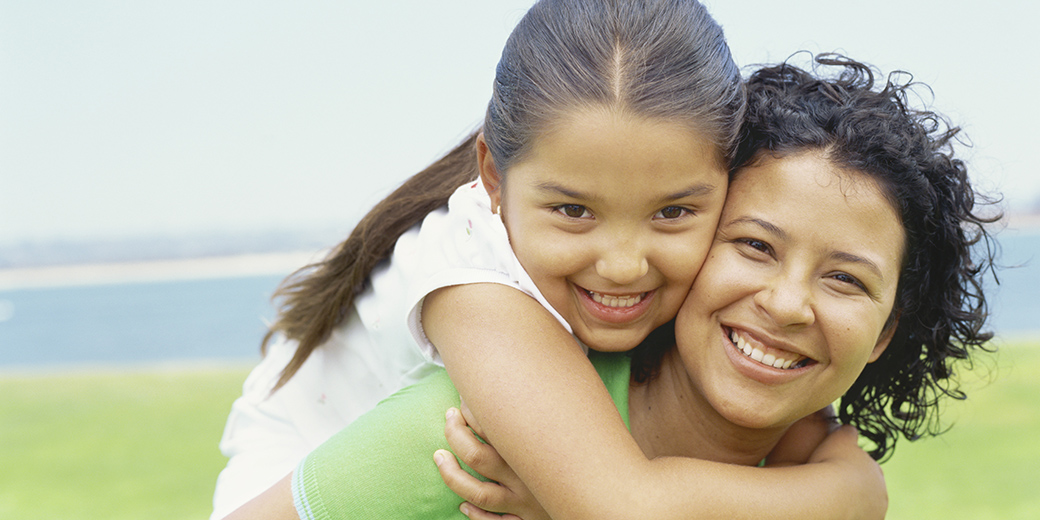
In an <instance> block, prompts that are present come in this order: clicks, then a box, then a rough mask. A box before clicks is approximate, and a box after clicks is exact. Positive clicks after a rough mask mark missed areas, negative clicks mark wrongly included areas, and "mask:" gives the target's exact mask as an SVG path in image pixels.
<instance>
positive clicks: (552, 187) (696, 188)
mask: <svg viewBox="0 0 1040 520" xmlns="http://www.w3.org/2000/svg"><path fill="white" fill-rule="evenodd" d="M535 188H537V189H538V190H539V191H544V192H552V193H556V194H559V195H563V196H565V197H570V198H572V199H578V200H589V201H596V200H598V199H600V197H598V196H593V195H589V194H587V193H582V192H580V191H575V190H573V189H570V188H567V187H565V186H561V185H559V184H557V183H555V182H552V181H546V182H541V183H538V184H537V185H536V186H535ZM717 189H718V186H716V185H714V184H710V183H697V184H694V185H692V186H690V187H688V188H686V189H684V190H682V191H677V192H675V193H671V194H668V195H665V196H663V197H661V199H660V200H661V201H662V202H667V201H673V200H680V199H685V198H687V197H703V196H705V195H708V194H710V193H713V192H714V191H715V190H717Z"/></svg>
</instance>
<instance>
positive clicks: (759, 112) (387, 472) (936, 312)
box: [243, 57, 992, 520]
mask: <svg viewBox="0 0 1040 520" xmlns="http://www.w3.org/2000/svg"><path fill="white" fill-rule="evenodd" d="M820 62H821V63H823V64H827V65H833V66H836V67H837V68H838V71H839V73H838V74H836V76H837V78H836V79H828V80H823V79H819V77H817V76H814V75H813V74H810V73H807V72H804V71H802V70H799V69H797V68H795V67H791V66H788V65H781V66H778V67H771V68H766V69H763V70H761V71H759V72H758V73H756V74H755V75H754V76H753V77H752V79H751V81H750V84H749V85H750V86H749V90H750V100H751V102H750V106H751V114H750V117H749V122H748V126H747V129H748V132H747V134H746V135H747V136H748V138H747V140H746V141H745V142H744V145H743V146H742V147H741V152H742V153H741V154H740V156H739V157H741V164H742V166H741V168H740V169H739V170H738V171H737V173H736V174H735V175H734V179H733V182H732V184H731V186H730V190H729V195H728V197H727V201H726V206H725V209H724V211H723V214H722V217H721V220H720V224H719V229H718V235H717V237H716V240H715V242H714V243H713V245H712V247H711V251H710V253H709V256H708V258H707V260H706V261H705V263H704V266H703V269H702V270H701V272H700V274H699V275H698V277H697V280H696V282H695V284H694V286H693V288H692V290H691V293H690V295H689V298H688V299H687V300H686V301H685V303H684V304H683V306H682V309H681V311H680V313H679V316H678V318H677V320H676V323H675V328H674V332H675V335H674V336H672V337H671V338H670V339H668V338H657V341H651V342H647V343H646V344H644V345H642V346H640V347H639V348H638V349H637V350H636V351H635V353H634V356H632V357H631V358H630V357H627V356H619V355H616V354H600V353H593V354H592V355H591V356H590V357H591V358H592V361H593V364H595V365H596V366H597V368H598V369H599V370H600V374H601V375H602V378H603V381H604V382H605V383H606V385H607V386H608V387H609V388H610V390H611V395H612V396H613V397H614V399H615V402H616V403H617V405H618V411H619V412H620V414H621V416H622V417H623V418H624V420H625V421H626V422H628V423H630V424H631V428H632V434H633V435H634V436H635V437H636V439H637V442H638V443H639V445H640V446H641V448H642V449H643V450H644V451H645V452H646V453H647V455H648V456H651V457H660V458H663V459H666V460H667V459H674V458H675V457H676V456H681V457H701V458H705V459H710V460H715V461H720V462H727V463H730V464H733V465H734V466H733V467H734V468H737V469H739V470H742V472H743V474H744V477H745V478H746V480H745V482H744V485H745V489H746V490H747V492H746V495H745V497H744V500H745V502H746V506H747V509H744V510H730V509H729V504H728V502H727V500H726V496H725V495H712V494H706V495H704V496H699V495H700V493H699V490H698V489H697V488H688V489H683V488H675V487H670V486H668V485H667V483H664V484H662V485H661V487H658V488H649V489H648V488H646V486H644V485H643V484H644V483H643V482H642V481H641V480H640V479H639V478H638V477H633V478H632V479H631V480H630V481H629V482H627V483H626V484H625V485H623V486H620V487H611V486H609V485H608V483H607V481H608V480H609V478H605V477H604V476H603V475H602V474H589V475H584V476H577V475H565V477H570V478H575V479H578V478H580V479H587V480H589V481H591V482H592V484H593V485H598V486H600V489H599V493H597V494H596V495H595V496H592V495H589V496H586V497H585V498H586V502H585V504H584V506H585V507H584V509H583V510H582V511H580V512H578V514H573V512H564V513H563V514H561V513H559V512H557V511H550V512H551V513H552V517H553V518H572V517H584V518H621V517H626V516H630V517H638V518H655V519H656V518H698V517H704V516H708V517H713V518H717V517H726V518H761V517H766V518H810V517H823V518H834V517H835V516H832V515H830V514H828V513H827V512H825V511H821V510H819V509H816V508H815V506H817V505H818V502H817V500H818V499H819V498H820V497H819V496H818V495H815V494H811V493H810V494H804V495H803V494H799V493H800V492H799V491H797V489H798V488H799V485H800V483H801V482H800V481H799V480H798V479H797V475H798V474H797V473H790V475H791V476H792V477H794V478H792V480H790V481H789V484H790V487H789V488H788V490H787V493H786V494H785V493H780V494H776V495H773V494H772V492H773V490H772V489H771V488H770V486H769V480H770V479H771V478H775V475H774V473H775V471H777V470H772V469H762V468H754V467H749V466H755V465H756V464H757V463H758V462H759V461H760V460H762V458H763V457H765V456H766V454H768V453H769V452H770V451H772V450H774V446H776V443H777V441H778V439H780V437H781V436H782V435H784V433H785V431H787V430H788V428H790V427H791V425H792V424H794V423H795V422H796V421H798V420H799V419H800V418H802V417H804V416H806V415H807V414H810V413H812V412H813V411H814V410H817V409H819V408H820V407H822V406H824V405H826V404H827V403H831V402H833V401H834V400H835V399H838V398H839V397H841V398H842V403H841V406H840V415H841V418H842V420H843V421H844V422H846V423H850V424H853V425H855V426H857V427H859V428H861V429H862V430H863V431H864V433H865V435H866V436H867V437H868V438H869V439H870V440H872V441H873V443H874V445H875V449H874V451H873V455H874V456H876V457H878V458H883V457H885V456H886V455H887V454H889V453H891V449H892V448H893V446H894V443H895V440H896V438H897V437H898V436H899V435H904V436H906V437H907V438H910V439H913V438H916V437H917V436H918V435H919V434H921V433H927V432H931V433H936V430H935V428H933V427H932V426H934V422H932V419H934V413H935V412H936V408H937V404H938V403H937V397H939V395H941V394H942V393H947V394H950V395H952V396H954V397H957V396H961V395H962V394H959V393H958V392H957V391H956V390H955V389H954V388H951V387H950V386H949V385H950V381H951V378H952V377H953V374H954V369H955V368H957V367H958V364H959V363H958V360H961V361H964V362H965V363H964V364H965V365H966V366H970V365H971V363H970V361H971V360H970V357H971V356H972V354H975V353H977V348H978V347H980V346H981V345H982V344H983V343H984V342H985V341H986V340H988V339H989V337H990V335H989V334H988V333H984V332H981V327H982V325H983V324H984V321H985V317H986V312H985V309H986V302H985V297H984V295H983V294H982V292H981V291H980V287H981V285H980V283H981V278H982V274H984V273H985V271H986V269H987V267H988V266H990V265H992V257H991V256H990V255H989V254H988V253H987V251H985V250H982V249H978V248H973V245H974V244H975V243H977V242H978V241H979V240H988V239H989V235H988V233H987V231H986V229H985V228H984V227H983V224H985V223H986V222H988V221H989V220H988V219H984V218H980V217H979V216H977V214H976V213H975V208H974V204H975V201H976V194H975V193H974V191H973V190H972V188H971V185H970V183H969V182H968V179H967V176H966V172H965V169H964V165H963V163H961V162H960V161H959V160H957V159H955V158H954V156H953V154H952V150H950V149H949V148H948V146H949V145H950V139H951V138H952V137H953V135H955V134H956V132H957V130H956V129H947V128H946V127H944V126H943V125H942V124H941V123H940V122H941V121H942V120H941V119H940V118H939V117H938V116H936V115H935V114H933V113H930V112H917V111H914V110H912V109H909V108H907V106H908V105H907V97H906V92H907V90H906V86H900V85H893V84H888V85H886V86H885V87H884V88H882V89H877V88H874V79H873V75H872V73H871V72H870V70H869V69H868V68H867V67H866V66H865V65H862V64H860V63H857V62H853V61H850V60H845V59H841V58H834V57H824V58H822V59H821V60H820ZM806 202H811V204H806ZM458 402H459V401H458V394H457V393H456V392H455V391H454V389H453V388H452V386H451V382H450V381H449V380H448V378H447V377H446V376H445V375H444V374H443V373H440V374H434V375H431V376H430V377H429V378H427V379H425V380H423V381H422V382H420V383H419V384H418V385H416V386H413V387H410V388H407V389H405V390H403V391H402V392H400V393H398V394H396V395H395V396H394V397H393V398H391V399H388V400H386V401H384V402H382V403H380V405H379V407H377V409H376V410H374V411H373V412H372V413H370V414H368V415H366V416H364V417H363V418H361V419H359V420H358V421H357V422H355V423H354V424H352V425H351V426H350V427H348V428H347V429H345V430H344V431H343V432H341V433H339V434H337V435H336V436H335V437H334V438H333V439H332V440H330V441H329V442H328V443H326V444H325V445H323V446H322V447H321V448H319V449H318V450H317V451H315V452H314V453H313V454H311V455H309V456H308V457H307V459H306V460H305V462H304V463H303V464H302V465H301V466H300V469H299V470H298V471H297V472H296V473H295V474H294V475H293V482H292V491H291V495H290V491H289V482H288V480H286V481H283V482H282V483H281V484H280V485H279V486H278V487H276V488H274V489H272V491H271V492H270V493H269V494H268V495H266V496H264V497H261V498H262V500H260V501H258V503H257V504H252V505H254V506H258V507H260V506H263V505H265V504H264V503H263V502H265V501H269V502H273V504H272V505H274V506H275V507H286V506H287V505H288V506H287V508H286V509H287V510H286V515H285V516H279V515H277V514H272V512H271V511H264V510H257V511H256V512H259V511H263V513H266V514H264V515H263V516H260V517H262V518H295V517H296V515H297V513H299V516H300V517H301V518H308V519H309V518H317V519H335V518H351V519H359V518H403V519H407V518H416V519H420V518H447V517H451V516H452V515H453V514H455V513H454V511H455V508H456V506H457V504H458V500H457V498H455V497H454V496H453V495H452V493H450V492H448V491H447V490H446V489H444V488H443V487H442V486H441V485H440V479H439V478H438V475H437V473H436V470H435V469H434V468H432V467H431V466H430V465H429V464H428V462H426V461H424V460H423V458H424V457H423V455H424V453H429V450H432V449H434V448H435V447H438V446H442V445H443V444H444V440H443V439H442V438H441V431H440V428H439V424H431V423H435V422H436V423H439V422H440V421H438V420H437V418H438V416H439V415H440V413H441V412H440V410H442V409H443V407H444V406H448V405H457V404H458ZM448 422H449V428H448V430H449V434H451V432H453V431H454V432H456V433H457V432H459V431H462V430H463V429H460V428H459V427H460V426H461V423H460V422H459V420H458V416H457V415H456V416H455V417H454V418H449V420H448ZM389 435H395V436H397V437H398V438H399V439H400V440H399V442H398V443H396V444H395V445H394V446H387V445H386V443H385V441H384V439H385V438H386V436H389ZM839 435H842V436H850V437H853V438H854V437H855V431H854V430H852V429H851V428H848V427H846V428H844V429H843V430H841V433H839ZM470 440H472V437H470ZM467 442H468V441H467ZM479 446H481V445H480V444H479V443H475V444H474V446H473V447H477V448H478V449H480V448H479ZM543 449H551V447H547V446H543V445H535V446H533V447H532V450H533V451H539V450H543ZM484 450H485V453H484V454H485V455H487V454H488V453H489V452H488V450H490V451H491V452H493V450H491V449H490V448H486V447H485V448H484ZM823 451H825V450H823ZM820 453H821V452H818V453H817V455H819V454H820ZM451 460H454V459H451V458H449V459H447V460H446V461H445V462H448V461H451ZM449 467H451V464H450V463H448V464H446V463H441V468H442V470H446V469H447V468H449ZM802 468H804V466H803V467H802ZM456 469H457V468H456ZM796 469H797V468H796ZM610 471H611V468H610V467H604V468H603V472H602V473H609V472H610ZM447 473H449V474H450V473H454V471H447ZM401 482H407V485H405V486H400V485H399V483H401ZM483 485H485V486H492V487H495V486H498V485H497V484H483ZM711 485H712V482H711V481H710V479H705V481H704V482H703V483H702V486H705V487H710V486H711ZM673 493H676V494H679V495H681V497H680V498H682V497H685V498H690V500H689V502H688V503H687V506H686V508H680V509H676V508H675V507H674V503H675V502H677V500H673V499H674V498H675V497H674V496H672V494H673ZM535 496H538V498H539V499H541V496H540V495H539V493H538V492H536V493H535ZM694 496H696V498H695V499H693V498H691V497H694ZM293 499H295V503H296V507H295V509H293V507H292V501H293ZM763 500H773V501H774V504H775V505H774V507H773V509H772V510H770V511H755V507H756V505H757V504H759V503H760V501H763ZM628 509H635V510H636V511H637V512H638V513H637V514H634V515H626V514H625V512H626V511H627V510H628ZM470 511H471V513H470V514H472V517H473V518H485V517H487V516H488V515H486V514H485V513H483V512H480V511H473V510H470ZM514 512H516V513H520V514H521V516H522V517H523V518H526V519H528V520H530V519H532V518H536V517H541V516H542V515H540V514H539V512H538V511H536V510H531V509H528V510H514ZM243 513H246V511H243Z"/></svg>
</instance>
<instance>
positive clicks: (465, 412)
mask: <svg viewBox="0 0 1040 520" xmlns="http://www.w3.org/2000/svg"><path fill="white" fill-rule="evenodd" d="M459 408H460V409H461V410H462V418H463V420H465V421H466V425H467V426H469V427H470V428H472V429H473V433H476V434H477V436H478V437H480V438H481V439H484V440H487V437H485V436H484V429H483V428H481V427H480V422H479V421H477V418H476V417H474V416H473V412H472V411H470V409H469V407H468V406H466V402H465V401H463V402H462V404H461V405H460V406H459Z"/></svg>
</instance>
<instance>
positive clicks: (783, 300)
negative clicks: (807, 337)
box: [755, 273, 816, 327]
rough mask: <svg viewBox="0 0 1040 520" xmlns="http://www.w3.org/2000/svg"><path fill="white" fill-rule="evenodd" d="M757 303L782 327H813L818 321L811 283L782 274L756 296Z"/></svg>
mask: <svg viewBox="0 0 1040 520" xmlns="http://www.w3.org/2000/svg"><path fill="white" fill-rule="evenodd" d="M755 303H756V304H757V305H758V306H759V307H760V308H762V309H763V310H765V311H766V313H767V314H769V316H770V317H771V318H772V319H773V321H774V322H776V324H777V325H779V326H781V327H788V326H804V325H812V324H813V322H815V321H816V317H815V313H814V311H813V306H812V290H811V288H810V283H809V282H808V281H806V280H804V279H801V277H797V276H794V275H791V274H786V273H785V274H782V275H779V276H777V277H775V278H774V279H773V280H772V281H771V282H770V283H769V284H767V285H766V286H765V287H763V288H762V289H760V290H759V291H758V292H757V293H756V294H755Z"/></svg>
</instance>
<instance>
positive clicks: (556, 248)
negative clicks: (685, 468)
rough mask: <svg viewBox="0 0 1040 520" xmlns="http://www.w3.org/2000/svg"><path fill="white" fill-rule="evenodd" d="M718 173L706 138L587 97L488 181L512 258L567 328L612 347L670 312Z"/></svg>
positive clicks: (721, 193)
mask: <svg viewBox="0 0 1040 520" xmlns="http://www.w3.org/2000/svg"><path fill="white" fill-rule="evenodd" d="M483 162H484V161H482V163H483ZM486 166H487V165H484V167H485V168H484V169H485V170H486V169H487V168H486ZM484 173H485V171H484V170H482V175H483V174H484ZM484 178H485V185H486V186H488V184H487V177H484ZM727 182H728V177H727V173H726V168H725V166H724V163H723V161H722V160H721V158H720V155H719V150H718V147H717V146H715V145H714V144H713V143H712V142H711V141H710V140H708V139H706V138H705V137H703V136H701V135H699V134H697V133H695V132H692V131H690V130H689V129H688V128H687V127H685V126H683V125H680V124H678V123H674V122H671V121H666V120H665V121H662V120H654V119H645V118H640V117H635V116H631V115H630V114H627V113H624V112H617V111H613V110H609V109H606V108H591V109H583V110H576V111H574V112H572V113H570V114H569V115H568V116H567V117H564V118H562V119H561V121H560V122H558V123H557V124H555V125H554V126H553V127H552V128H551V129H550V130H549V131H548V132H546V133H544V134H543V135H541V136H539V137H538V138H537V139H535V141H534V142H533V143H531V145H530V149H529V151H528V153H527V154H526V155H525V156H524V158H523V160H521V161H520V162H518V163H517V164H515V165H514V166H512V167H511V168H510V169H509V172H508V174H507V176H506V178H505V181H504V185H502V186H500V187H499V189H497V190H495V189H494V186H490V188H491V189H490V190H489V191H491V192H492V202H493V204H494V203H501V213H502V220H503V222H504V223H505V225H506V229H507V230H508V231H509V239H510V243H511V245H512V247H513V250H514V251H515V253H516V256H517V258H518V259H519V260H520V264H521V265H523V267H524V269H525V270H526V271H527V273H528V274H529V275H530V276H531V279H532V280H533V281H534V283H535V284H536V285H537V286H538V289H539V290H541V291H542V293H543V295H544V296H545V297H546V299H547V300H548V301H549V303H551V304H552V306H553V307H554V308H555V309H556V310H557V311H558V312H559V313H560V314H561V315H562V316H563V317H564V319H566V320H567V322H568V323H570V325H571V327H572V328H573V331H574V333H575V335H577V336H578V338H580V339H581V340H582V341H583V342H585V343H586V344H587V345H588V346H589V347H591V348H593V349H596V350H601V351H620V350H628V349H631V348H633V347H635V346H636V345H638V344H639V342H640V341H642V340H643V339H644V338H645V337H646V335H647V334H649V333H650V331H652V330H653V329H655V328H657V327H658V326H659V325H661V324H663V323H666V322H667V321H668V320H671V319H672V318H673V317H675V314H676V313H677V312H678V310H679V307H680V305H682V302H683V300H684V299H685V298H686V295H687V294H688V293H689V290H690V286H691V285H692V283H693V278H694V276H696V274H697V271H698V270H700V267H701V263H702V262H703V261H704V258H705V256H706V255H707V252H708V248H709V247H710V246H711V243H712V238H713V237H714V234H715V227H716V225H717V224H718V218H719V214H720V213H721V211H722V204H723V202H724V201H725V197H726V185H727ZM492 184H494V182H492Z"/></svg>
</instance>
